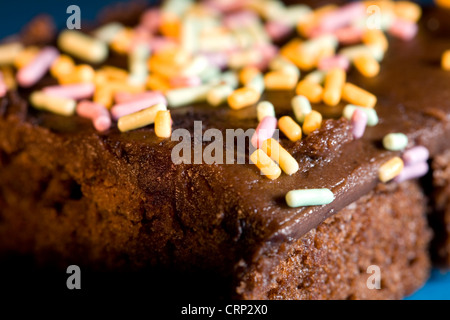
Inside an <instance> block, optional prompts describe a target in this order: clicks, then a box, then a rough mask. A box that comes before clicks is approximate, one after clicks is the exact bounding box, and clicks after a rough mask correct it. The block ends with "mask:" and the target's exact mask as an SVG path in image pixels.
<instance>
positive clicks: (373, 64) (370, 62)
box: [353, 54, 380, 78]
mask: <svg viewBox="0 0 450 320" xmlns="http://www.w3.org/2000/svg"><path fill="white" fill-rule="evenodd" d="M353 63H354V65H355V67H356V69H358V71H359V72H361V74H362V75H363V76H365V77H367V78H372V77H375V76H377V75H378V74H379V73H380V64H379V63H378V61H377V60H375V58H374V57H373V56H372V55H370V54H362V55H359V56H357V57H356V58H355V59H354V60H353Z"/></svg>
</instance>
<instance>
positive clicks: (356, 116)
mask: <svg viewBox="0 0 450 320" xmlns="http://www.w3.org/2000/svg"><path fill="white" fill-rule="evenodd" d="M351 124H352V134H353V138H355V139H359V138H361V137H362V136H363V135H364V131H365V130H366V125H367V114H366V113H365V112H364V111H362V110H358V109H356V110H355V111H354V112H353V115H352V119H351Z"/></svg>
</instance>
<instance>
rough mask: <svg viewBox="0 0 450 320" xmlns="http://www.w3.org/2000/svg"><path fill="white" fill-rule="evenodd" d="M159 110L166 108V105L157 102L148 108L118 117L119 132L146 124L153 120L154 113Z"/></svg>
mask: <svg viewBox="0 0 450 320" xmlns="http://www.w3.org/2000/svg"><path fill="white" fill-rule="evenodd" d="M161 110H167V107H166V105H164V104H162V103H158V104H155V105H154V106H151V107H150V108H147V109H144V110H141V111H138V112H135V113H132V114H128V115H126V116H123V117H120V118H119V121H118V122H117V127H118V128H119V130H120V131H121V132H125V131H130V130H134V129H138V128H142V127H145V126H148V125H149V124H152V123H154V122H155V118H156V114H157V113H158V111H161Z"/></svg>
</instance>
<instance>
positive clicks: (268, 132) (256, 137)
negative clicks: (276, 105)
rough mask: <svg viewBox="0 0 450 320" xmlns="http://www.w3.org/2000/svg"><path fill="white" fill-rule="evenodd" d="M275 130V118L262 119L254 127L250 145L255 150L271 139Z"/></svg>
mask: <svg viewBox="0 0 450 320" xmlns="http://www.w3.org/2000/svg"><path fill="white" fill-rule="evenodd" d="M276 128H277V118H275V117H272V116H266V117H264V118H263V119H262V120H261V122H260V123H259V124H258V126H257V127H256V130H255V133H254V134H253V136H252V139H251V142H252V145H253V146H254V147H255V148H259V147H261V145H262V143H263V142H264V141H266V140H267V139H270V138H272V136H273V134H274V132H275V129H276Z"/></svg>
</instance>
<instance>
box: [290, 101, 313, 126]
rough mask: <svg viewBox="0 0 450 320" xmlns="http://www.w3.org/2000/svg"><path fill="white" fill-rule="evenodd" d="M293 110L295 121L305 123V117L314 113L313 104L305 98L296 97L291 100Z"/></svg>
mask: <svg viewBox="0 0 450 320" xmlns="http://www.w3.org/2000/svg"><path fill="white" fill-rule="evenodd" d="M291 105H292V110H293V111H294V115H295V119H296V120H297V121H298V122H300V123H303V121H304V120H305V116H306V115H307V114H308V113H310V112H311V111H312V108H311V103H309V100H308V98H306V97H305V96H300V95H299V96H295V97H293V98H292V100H291Z"/></svg>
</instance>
